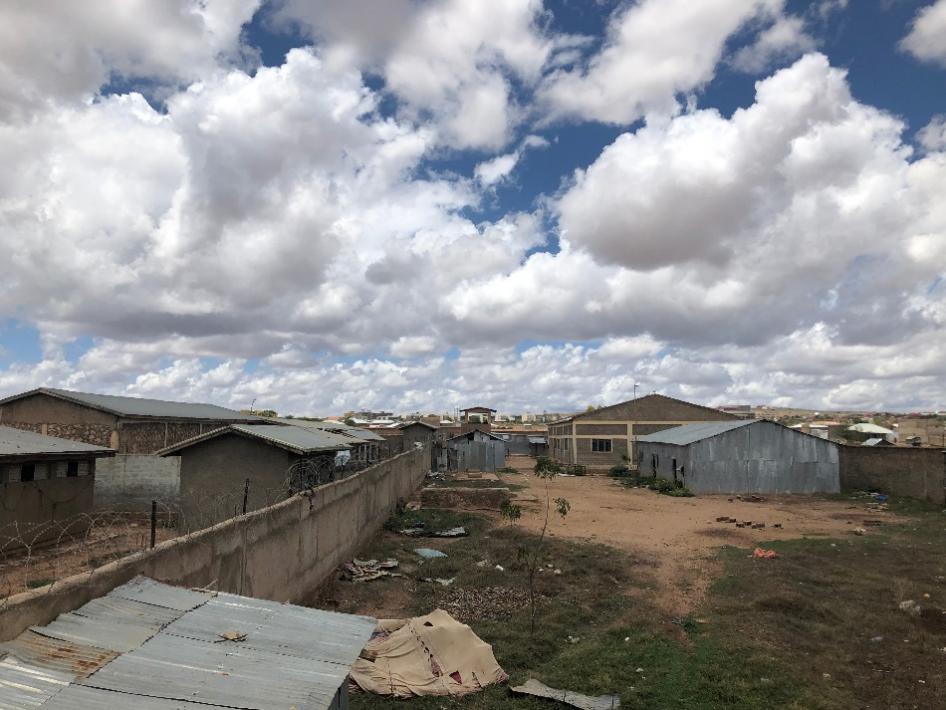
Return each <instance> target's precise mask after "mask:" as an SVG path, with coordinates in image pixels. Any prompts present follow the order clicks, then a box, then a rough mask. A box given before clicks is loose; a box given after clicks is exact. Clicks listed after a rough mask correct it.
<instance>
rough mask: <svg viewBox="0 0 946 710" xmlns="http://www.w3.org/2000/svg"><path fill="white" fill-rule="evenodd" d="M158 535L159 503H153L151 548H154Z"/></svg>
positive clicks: (154, 501)
mask: <svg viewBox="0 0 946 710" xmlns="http://www.w3.org/2000/svg"><path fill="white" fill-rule="evenodd" d="M157 534H158V501H156V500H153V501H151V547H154V543H155V540H156V538H157Z"/></svg>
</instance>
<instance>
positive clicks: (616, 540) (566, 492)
mask: <svg viewBox="0 0 946 710" xmlns="http://www.w3.org/2000/svg"><path fill="white" fill-rule="evenodd" d="M533 463H534V462H533V460H532V459H528V458H526V457H511V462H510V465H511V466H513V467H514V468H517V469H519V470H522V471H529V472H530V473H531V467H532V464H533ZM509 480H510V481H512V480H514V481H515V482H516V483H520V484H523V485H525V486H526V489H525V490H523V491H522V492H521V494H520V496H519V497H520V503H521V505H522V507H523V515H522V520H521V522H522V524H523V525H524V526H525V527H527V528H529V529H532V530H539V529H541V527H542V522H543V519H544V501H545V481H543V480H541V479H538V478H536V477H535V476H533V475H522V476H515V477H514V479H513V477H509ZM549 493H550V495H551V498H552V500H554V499H555V498H559V497H561V498H566V499H568V501H569V503H570V504H571V510H570V512H569V514H568V516H567V517H566V518H565V519H564V520H563V519H561V518H560V517H559V516H558V515H556V514H555V513H554V511H553V513H552V515H551V519H550V522H549V531H550V533H551V534H552V535H556V536H560V537H567V538H574V539H582V540H590V541H593V542H599V543H604V544H608V545H612V546H614V547H618V548H621V549H625V550H628V551H630V552H633V553H636V554H637V555H643V556H644V557H645V558H646V559H648V560H649V561H650V562H651V563H652V565H653V571H654V575H655V578H656V579H655V581H656V584H657V586H658V591H659V595H660V605H661V607H662V608H664V609H665V610H666V611H667V612H668V613H669V614H673V615H682V614H686V613H688V612H689V611H691V610H692V609H694V608H695V607H696V606H697V605H698V604H699V602H700V601H701V599H702V597H703V594H704V592H705V591H706V589H707V587H708V586H709V584H710V582H711V581H712V579H713V577H714V576H715V575H716V574H717V573H718V572H719V570H718V569H717V568H716V563H715V561H714V558H715V555H714V552H715V550H716V548H719V547H722V546H724V545H736V546H739V547H754V546H757V545H759V544H760V543H761V542H763V541H765V540H774V539H779V540H784V539H790V538H800V537H811V536H818V535H833V536H837V535H845V534H851V533H852V531H853V529H854V528H855V527H858V526H859V525H861V523H862V522H863V521H864V520H865V519H867V518H872V519H876V518H878V517H883V516H884V515H886V514H877V513H868V512H867V511H866V510H865V507H864V505H856V506H855V505H852V504H851V503H849V502H847V501H833V500H825V499H822V498H812V497H805V496H785V497H779V498H774V497H767V498H768V499H767V500H766V501H765V502H761V503H750V502H743V501H740V500H733V502H729V500H728V497H727V496H697V497H694V498H673V497H670V496H664V495H659V494H657V493H654V492H653V491H650V490H646V489H639V488H626V487H624V486H622V485H621V484H620V483H618V482H617V481H615V480H613V479H610V478H607V477H604V476H584V477H556V478H553V479H552V480H551V481H549ZM553 507H554V506H553ZM722 516H728V517H733V518H737V519H738V520H739V521H740V522H742V521H753V522H764V523H765V524H766V526H765V528H763V529H760V530H753V529H751V528H737V527H736V526H735V525H734V524H731V523H720V522H716V518H717V517H722ZM888 517H889V516H888ZM775 523H780V524H781V525H782V527H781V528H774V527H773V524H775Z"/></svg>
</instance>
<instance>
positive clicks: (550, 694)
mask: <svg viewBox="0 0 946 710" xmlns="http://www.w3.org/2000/svg"><path fill="white" fill-rule="evenodd" d="M510 690H512V692H514V693H518V694H520V695H533V696H535V697H537V698H547V699H549V700H558V701H559V702H560V703H565V704H566V705H571V706H572V707H573V708H579V709H580V710H613V709H614V708H619V707H621V699H620V698H619V697H618V696H617V695H601V696H598V697H592V696H590V695H582V694H581V693H573V692H572V691H570V690H559V689H557V688H550V687H549V686H547V685H545V684H544V683H540V682H539V681H537V680H536V679H535V678H530V679H529V680H527V681H526V682H525V683H524V684H523V685H517V686H513V687H512V688H510Z"/></svg>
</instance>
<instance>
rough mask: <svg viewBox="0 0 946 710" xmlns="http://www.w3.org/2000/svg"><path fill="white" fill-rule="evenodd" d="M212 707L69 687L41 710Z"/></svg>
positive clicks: (189, 709)
mask: <svg viewBox="0 0 946 710" xmlns="http://www.w3.org/2000/svg"><path fill="white" fill-rule="evenodd" d="M212 707H213V706H209V705H204V704H201V703H188V702H184V701H183V700H174V701H171V700H166V699H164V698H147V697H145V696H143V695H136V696H135V697H134V698H129V696H128V695H127V694H126V693H116V692H114V691H111V690H101V689H99V688H87V687H85V686H83V685H70V686H69V687H68V688H64V689H63V690H61V691H60V692H59V693H57V694H56V695H54V696H53V697H52V698H50V699H49V700H48V701H47V702H46V704H45V705H43V710H128V709H129V708H134V710H210V709H211V708H212Z"/></svg>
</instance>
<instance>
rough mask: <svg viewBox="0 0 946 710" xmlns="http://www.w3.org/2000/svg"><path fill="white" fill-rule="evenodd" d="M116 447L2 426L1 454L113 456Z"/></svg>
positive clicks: (0, 427)
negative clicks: (95, 444)
mask: <svg viewBox="0 0 946 710" xmlns="http://www.w3.org/2000/svg"><path fill="white" fill-rule="evenodd" d="M114 453H115V450H114V449H110V448H108V447H107V446H93V445H92V444H84V443H82V442H81V441H71V440H69V439H60V438H59V437H56V436H46V435H44V434H37V433H36V432H34V431H24V430H23V429H15V428H14V427H9V426H0V456H32V455H35V454H63V455H65V454H86V455H87V454H100V455H102V456H111V455H113V454H114Z"/></svg>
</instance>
